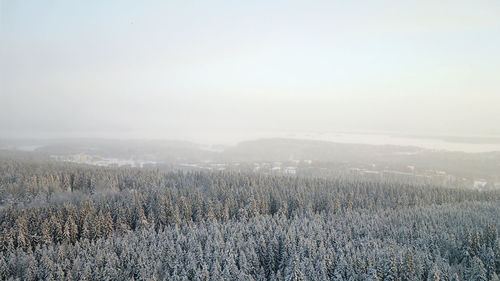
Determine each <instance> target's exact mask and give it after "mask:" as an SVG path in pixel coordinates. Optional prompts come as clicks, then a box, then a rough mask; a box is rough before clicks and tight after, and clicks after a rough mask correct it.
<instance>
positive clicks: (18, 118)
mask: <svg viewBox="0 0 500 281" xmlns="http://www.w3.org/2000/svg"><path fill="white" fill-rule="evenodd" d="M0 3H1V5H0V9H1V13H0V20H1V25H0V28H1V29H0V42H1V44H0V71H1V73H0V74H1V76H0V79H1V80H0V98H1V99H0V132H2V134H4V135H9V136H11V135H16V134H18V135H23V136H35V137H36V136H38V135H41V134H47V133H49V134H50V133H57V134H59V133H63V134H71V133H75V132H78V133H80V134H85V133H87V132H88V133H89V134H90V133H93V134H95V133H96V132H97V134H101V133H102V135H104V136H109V135H112V134H115V133H120V134H122V135H127V134H129V135H133V134H137V133H138V132H141V133H145V134H147V135H148V136H153V137H178V138H182V136H183V135H185V134H190V133H192V132H202V134H203V133H204V132H205V133H207V134H208V133H214V132H224V133H231V132H240V131H247V132H251V131H259V130H295V131H305V130H321V131H345V130H349V131H366V130H369V131H394V132H405V133H407V132H421V133H441V134H460V135H467V134H474V135H477V134H484V135H499V134H500V1H498V0H490V1H488V0H476V1H470V0H467V1H463V0H453V1H451V0H442V1H428V0H422V1H401V0H390V1H259V0H256V1H129V2H127V1H50V0H49V1H14V0H0Z"/></svg>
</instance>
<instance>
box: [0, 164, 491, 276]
mask: <svg viewBox="0 0 500 281" xmlns="http://www.w3.org/2000/svg"><path fill="white" fill-rule="evenodd" d="M0 171H1V179H0V180H1V181H0V184H1V188H0V191H1V192H2V193H1V194H2V196H4V195H5V197H2V199H3V206H2V207H1V209H0V229H1V233H0V253H1V259H0V280H7V279H9V278H13V279H15V278H20V279H26V280H48V279H51V278H52V279H65V280H69V279H74V280H84V279H89V280H92V279H94V280H100V279H109V280H123V279H140V280H148V279H149V280H150V279H156V280H162V279H166V280H177V279H179V280H182V279H184V280H196V279H200V280H251V279H254V280H279V279H284V280H301V279H302V280H368V279H369V278H373V280H377V278H378V280H422V279H425V278H427V277H429V276H431V277H436V278H438V277H439V278H441V280H452V278H454V277H455V278H459V280H482V279H471V278H473V276H478V278H479V277H481V276H483V275H484V277H485V278H487V279H485V280H494V279H495V278H497V277H496V276H497V275H498V274H499V273H500V272H499V271H500V250H499V238H498V233H497V229H498V227H500V219H499V217H500V216H499V215H498V214H500V205H499V202H500V192H499V191H488V192H479V191H471V190H463V189H445V188H438V187H433V186H426V185H412V184H401V183H389V182H376V181H374V182H367V181H360V180H356V179H355V178H337V179H321V178H300V177H279V176H262V175H257V174H253V175H249V174H239V173H200V172H189V173H183V172H171V171H163V170H158V169H127V168H123V169H119V168H116V169H111V168H98V167H88V166H78V165H63V164H59V163H55V162H46V163H45V162H36V161H29V160H23V161H20V160H16V159H14V160H13V159H3V160H1V161H0ZM410 257H411V260H412V262H411V263H412V264H413V265H412V266H411V268H412V269H411V270H410V271H408V270H409V269H408V268H407V266H408V265H406V263H407V262H408V261H407V260H408V259H410ZM405 272H410V273H405ZM391 278H393V279H391ZM474 278H475V277H474ZM433 280H434V279H433Z"/></svg>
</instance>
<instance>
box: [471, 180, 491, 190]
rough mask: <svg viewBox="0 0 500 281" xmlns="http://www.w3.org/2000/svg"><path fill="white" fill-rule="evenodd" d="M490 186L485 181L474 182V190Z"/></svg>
mask: <svg viewBox="0 0 500 281" xmlns="http://www.w3.org/2000/svg"><path fill="white" fill-rule="evenodd" d="M487 184H488V182H487V181H483V180H475V181H474V188H478V189H479V188H484V187H486V185H487Z"/></svg>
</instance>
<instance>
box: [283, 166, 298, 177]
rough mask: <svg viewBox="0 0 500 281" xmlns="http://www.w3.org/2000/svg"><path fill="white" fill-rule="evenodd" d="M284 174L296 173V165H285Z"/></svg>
mask: <svg viewBox="0 0 500 281" xmlns="http://www.w3.org/2000/svg"><path fill="white" fill-rule="evenodd" d="M285 174H289V175H295V174H297V167H286V168H285Z"/></svg>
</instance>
